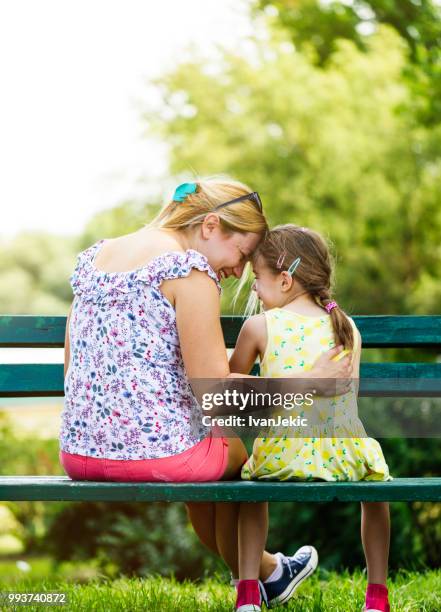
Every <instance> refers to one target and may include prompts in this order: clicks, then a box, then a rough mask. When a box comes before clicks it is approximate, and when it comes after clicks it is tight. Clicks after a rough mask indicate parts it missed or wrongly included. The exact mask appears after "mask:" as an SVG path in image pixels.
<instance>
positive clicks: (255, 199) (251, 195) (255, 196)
mask: <svg viewBox="0 0 441 612" xmlns="http://www.w3.org/2000/svg"><path fill="white" fill-rule="evenodd" d="M244 200H251V201H252V202H253V204H255V205H256V206H257V209H258V211H259V212H263V207H262V201H261V199H260V197H259V194H258V193H257V191H253V193H247V194H246V195H243V196H241V197H240V198H235V199H234V200H229V201H228V202H224V203H223V204H219V206H216V208H214V209H213V210H219V208H224V207H225V206H230V204H237V203H238V202H243V201H244Z"/></svg>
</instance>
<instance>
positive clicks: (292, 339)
mask: <svg viewBox="0 0 441 612" xmlns="http://www.w3.org/2000/svg"><path fill="white" fill-rule="evenodd" d="M252 263H253V271H254V274H255V279H256V280H255V283H254V285H253V289H254V290H255V292H256V293H257V297H258V298H259V299H260V300H261V302H262V303H263V307H264V310H265V312H264V313H263V314H260V315H256V316H253V317H251V318H249V319H248V320H247V321H246V323H245V324H244V326H243V327H242V330H241V332H240V335H239V338H238V341H237V345H236V348H235V350H234V353H233V355H232V357H231V360H230V368H231V370H232V371H234V372H243V373H248V372H249V370H250V368H251V366H252V364H253V363H254V361H255V359H256V357H257V356H259V357H260V372H261V375H262V376H265V377H286V376H287V374H289V373H293V372H301V371H307V370H309V369H310V368H311V365H312V363H313V362H314V361H315V360H316V359H317V357H318V356H319V355H320V354H321V353H323V352H324V351H326V350H328V349H329V348H330V347H333V346H335V345H337V344H341V345H343V346H345V348H346V349H347V351H352V364H353V367H352V379H355V380H357V379H358V378H359V366H360V353H361V336H360V333H359V331H358V330H357V328H356V326H355V324H354V322H353V321H352V319H350V318H349V317H348V316H346V315H345V313H344V312H343V311H342V310H341V308H340V307H339V306H338V304H337V303H336V302H335V301H334V299H333V297H332V294H331V275H332V264H331V257H330V254H329V251H328V248H327V245H326V243H325V241H324V240H323V238H322V237H321V236H320V235H319V234H317V233H316V232H314V231H312V230H310V229H307V228H304V227H297V226H295V225H283V226H279V227H276V228H275V229H273V230H272V231H271V232H269V234H268V235H267V237H266V239H265V240H264V241H263V242H261V243H260V245H259V246H258V248H257V250H256V251H255V253H254V256H253V261H252ZM339 357H340V356H339ZM329 399H331V398H329ZM319 401H320V400H319ZM329 405H330V406H332V411H333V414H334V415H335V418H334V425H333V426H334V431H335V430H337V431H338V435H339V437H338V438H337V437H327V436H328V435H329V433H327V430H326V425H325V423H326V422H327V421H326V420H325V419H323V424H322V425H321V426H320V425H319V426H316V427H314V429H313V434H314V436H315V437H309V438H304V437H303V438H302V437H294V435H293V434H289V435H288V436H281V435H280V432H279V433H278V434H277V435H278V437H277V438H276V437H266V438H258V439H257V440H255V443H254V448H253V454H252V455H251V457H250V458H249V459H248V461H247V462H246V463H245V465H244V466H243V468H242V478H243V479H245V480H250V479H265V480H312V479H320V480H328V481H340V480H352V481H355V480H390V478H391V477H390V476H389V470H388V466H387V464H386V461H385V459H384V456H383V453H382V450H381V447H380V445H379V444H378V442H377V441H376V440H374V439H372V438H368V437H367V436H366V432H365V430H364V428H363V425H362V423H361V422H360V420H359V419H358V414H357V402H356V392H355V391H351V392H349V393H346V394H345V395H340V396H336V397H335V398H332V401H331V403H330V404H329V403H328V406H329ZM328 426H329V424H328ZM328 432H329V430H328ZM300 435H301V434H300ZM333 435H335V433H334V434H333ZM340 436H341V437H340ZM361 506H362V510H361V537H362V542H363V548H364V553H365V556H366V563H367V572H368V586H367V592H366V601H365V607H364V610H366V611H370V612H374V611H381V612H388V611H389V603H388V591H387V588H386V577H387V563H388V554H389V531H390V522H389V506H388V504H387V503H383V502H381V503H379V502H362V504H361ZM265 587H266V590H267V596H268V597H269V598H270V599H271V595H272V594H271V585H270V584H269V585H265Z"/></svg>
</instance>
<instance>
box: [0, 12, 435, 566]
mask: <svg viewBox="0 0 441 612" xmlns="http://www.w3.org/2000/svg"><path fill="white" fill-rule="evenodd" d="M250 11H251V13H250V14H251V17H250V18H252V19H253V23H254V25H255V36H254V38H253V39H252V40H249V41H245V43H246V44H244V45H239V47H238V48H240V52H239V51H238V52H237V53H232V52H228V51H225V50H222V49H220V50H219V54H218V57H217V58H216V59H213V58H212V59H210V60H207V59H204V58H202V57H200V56H198V55H194V56H193V58H192V59H190V60H188V59H187V60H186V61H185V62H181V63H178V64H177V65H176V66H175V67H174V68H173V70H171V71H170V72H169V73H167V74H164V75H163V76H162V77H161V78H159V79H158V80H157V81H156V82H155V83H152V84H150V86H153V87H154V88H155V89H156V92H157V96H156V100H157V101H156V102H155V103H151V102H149V101H148V100H146V102H145V110H144V118H145V126H146V129H147V133H148V136H149V137H150V138H159V139H160V140H161V141H162V142H165V143H167V145H168V147H169V174H170V176H172V177H174V178H175V179H176V182H179V181H181V180H186V179H191V178H192V177H193V176H194V175H195V174H196V175H202V176H203V175H211V174H230V175H232V176H234V177H237V178H238V179H240V180H242V181H244V182H246V183H248V184H249V185H250V186H251V187H252V188H253V189H256V190H258V191H259V192H260V194H261V196H262V200H263V203H264V209H265V212H266V214H267V216H268V219H269V221H270V224H271V225H275V224H279V223H286V222H293V223H298V224H300V225H304V226H311V227H313V228H315V229H317V230H319V231H321V232H322V233H323V234H324V235H325V236H326V237H327V238H328V239H329V240H331V241H332V243H333V245H334V246H333V248H334V252H335V255H336V257H337V275H336V286H337V296H338V299H339V301H340V303H341V304H342V305H343V306H344V307H345V308H346V310H347V311H348V312H349V313H351V314H413V313H415V314H431V313H439V304H440V301H441V284H440V283H439V275H440V272H441V241H440V235H441V205H440V204H441V201H440V199H441V196H440V194H441V106H440V105H441V58H440V52H441V51H440V49H441V46H440V45H441V14H440V8H439V6H438V4H437V3H435V2H428V1H426V0H395V1H394V0H381V1H378V2H374V1H372V2H364V1H358V0H353V1H350V0H345V1H341V2H337V1H332V0H327V1H324V0H321V1H319V0H253V1H251V0H250ZM240 42H241V43H242V42H244V41H240ZM238 43H239V41H238ZM167 180H168V179H167ZM159 205H160V202H159V201H154V202H147V201H145V202H122V203H121V204H120V205H118V206H117V207H115V208H113V209H109V210H107V211H104V212H101V213H99V214H98V215H96V216H95V217H93V218H92V219H91V221H90V223H89V224H88V225H87V227H86V228H85V229H84V232H83V233H82V235H80V236H77V237H75V238H65V237H58V236H51V235H46V234H22V235H19V236H17V237H16V238H14V239H12V240H10V241H8V242H6V241H3V243H1V244H0V304H1V311H2V313H21V314H25V313H43V314H64V313H66V312H67V308H68V305H69V303H70V299H71V293H70V288H69V284H68V278H69V275H70V273H71V271H72V268H73V266H74V263H75V255H76V253H77V252H78V251H79V250H80V249H83V248H85V247H87V246H88V245H90V244H91V243H93V242H94V241H95V240H97V239H99V238H103V237H112V236H116V235H118V234H122V233H124V232H128V231H132V230H134V229H136V228H138V227H140V226H141V225H142V224H144V223H146V222H148V220H149V219H151V218H152V217H153V215H154V213H155V212H156V211H157V209H158V206H159ZM231 298H232V286H231V285H229V284H228V283H227V287H226V291H225V292H224V295H223V303H222V304H223V312H224V313H227V312H231V311H232V305H231ZM370 353H372V351H371V352H370ZM379 354H380V353H376V354H375V357H376V358H377V359H378V358H379ZM397 355H398V352H396V353H395V358H396V357H397ZM413 357H415V355H413V354H409V353H407V354H405V355H404V354H403V355H401V358H402V359H403V360H405V359H410V360H413ZM424 357H425V358H426V359H437V358H438V356H437V355H436V354H435V353H433V352H432V353H426V354H425V355H424ZM365 358H366V359H369V358H370V357H369V354H367V355H366V356H365ZM0 435H1V437H2V442H3V440H5V441H8V444H5V445H4V449H5V450H4V453H3V455H4V456H2V457H1V459H2V461H1V462H0V465H1V469H2V471H3V473H32V472H33V470H35V469H36V467H35V466H36V462H35V461H32V460H31V458H30V455H31V454H32V453H35V452H37V453H39V456H44V457H46V459H45V462H46V463H45V468H44V473H49V472H51V473H58V471H59V469H60V467H59V465H58V460H57V456H56V444H54V445H53V447H52V446H51V445H48V446H47V447H46V446H45V449H43V448H42V444H41V443H40V442H38V441H36V442H35V444H36V446H35V447H34V446H32V443H31V442H30V441H27V442H26V444H21V443H20V441H18V440H15V438H14V436H13V434H12V433H11V431H9V430H8V429H7V428H4V429H3V430H2V431H1V432H0ZM20 444H21V446H20ZM11 445H18V446H17V448H21V449H22V450H21V451H20V452H19V453H15V456H17V457H21V459H20V462H19V463H14V461H16V460H15V459H14V453H13V452H12V451H11V452H9V451H8V449H10V448H12V447H11ZM382 446H383V448H384V451H385V455H386V457H387V459H388V462H389V464H390V468H391V472H392V473H393V474H394V475H395V476H405V475H406V476H417V475H419V476H421V475H435V474H437V475H439V465H440V450H439V441H438V440H398V439H397V440H395V439H394V440H392V439H390V440H383V441H382ZM42 453H43V454H42ZM44 453H46V454H44ZM48 453H49V456H50V458H49V459H48V455H47V454H48ZM0 455H1V450H0ZM32 456H33V455H32ZM26 458H28V459H26ZM48 465H49V467H50V469H48ZM141 506H142V507H141ZM9 507H10V511H11V512H12V513H13V515H14V517H15V519H16V520H18V522H19V524H20V525H21V527H17V526H16V527H15V528H14V529H15V532H16V534H19V536H20V538H21V539H22V540H23V542H24V547H25V550H26V551H28V552H32V551H43V550H47V551H48V550H49V547H50V551H51V553H52V554H54V555H55V557H56V558H58V559H64V558H73V559H81V558H84V557H85V556H87V555H93V556H96V557H97V558H99V559H101V560H102V567H103V568H104V571H108V573H109V574H111V573H112V571H113V572H114V571H115V568H116V569H117V570H118V571H126V572H127V573H130V572H135V573H141V574H142V573H145V572H146V571H149V568H150V571H152V570H155V571H165V572H169V571H175V572H176V573H177V575H179V576H185V575H188V576H195V575H197V574H198V572H200V571H202V568H204V567H205V568H212V567H213V563H214V561H213V558H212V557H210V555H209V553H206V552H205V551H204V550H203V549H202V548H201V547H199V545H198V544H197V543H196V539H195V538H194V536H193V535H191V534H189V530H188V529H189V528H188V525H187V523H186V519H185V514H184V511H183V509H182V507H180V506H177V505H176V504H175V505H173V506H163V507H161V508H160V509H159V510H156V509H155V508H153V507H152V506H148V505H144V504H143V505H137V506H136V508H137V510H136V511H135V510H134V507H133V505H130V504H128V505H123V507H122V506H118V507H113V506H112V505H108V504H107V505H100V504H92V505H83V504H74V505H70V504H59V505H56V506H55V505H51V504H45V505H29V504H27V505H22V504H10V505H9ZM32 508H33V509H34V510H31V509H32ZM392 513H393V543H392V552H391V565H392V568H395V569H398V568H400V567H404V566H407V567H412V568H419V567H423V566H424V565H428V566H433V567H435V566H436V565H439V562H440V557H439V550H441V531H440V524H441V522H440V520H439V518H440V516H441V506H440V504H420V503H414V504H393V508H392ZM159 515H161V516H163V517H164V520H163V521H162V522H161V521H159V518H158V517H159ZM135 516H136V517H138V518H137V519H136V520H135V519H134V517H135ZM271 516H272V518H271V529H270V537H269V548H270V549H271V550H274V549H282V550H284V551H285V552H292V551H294V550H295V549H296V547H297V546H300V545H301V544H304V543H305V539H306V540H307V541H308V542H310V543H312V544H314V545H315V546H317V548H319V550H320V553H321V560H322V564H323V566H324V567H328V568H331V567H333V568H341V567H353V566H355V565H358V564H361V563H362V562H363V561H362V554H361V547H360V543H359V537H358V531H359V528H358V523H359V507H358V505H357V504H344V505H343V504H342V505H338V504H324V505H322V504H320V505H316V504H310V505H306V504H297V505H295V504H273V505H272V507H271ZM324 516H326V521H323V517H324ZM35 517H37V519H38V520H37V519H36V518H35ZM76 520H77V521H79V523H80V524H81V529H82V530H83V531H82V532H84V533H87V534H89V535H87V537H84V538H78V537H77V531H76V529H75V528H74V527H73V526H74V525H75V521H76ZM152 522H154V523H155V524H157V525H156V527H155V530H152V529H151V526H152ZM11 524H12V523H11ZM35 524H37V525H38V526H39V529H38V530H37V531H35ZM342 524H344V525H345V528H344V533H343V532H342V530H341V525H342ZM20 534H21V535H20ZM170 534H172V536H171V537H170ZM47 535H49V536H50V537H49V538H46V536H47ZM17 537H18V536H17ZM192 538H193V539H192ZM49 542H50V544H49ZM165 542H166V547H165V548H164V546H165V544H164V543H165ZM175 542H176V543H177V542H179V545H178V544H176V546H175ZM115 551H117V553H116V552H115ZM121 551H124V553H123V554H122V553H121V554H120V552H121ZM155 558H156V559H161V560H163V564H162V565H161V566H160V564H158V563H156V564H155V561H154V559H155ZM415 559H417V560H418V561H415ZM161 562H162V561H161ZM109 567H110V568H113V569H109ZM106 568H107V569H106Z"/></svg>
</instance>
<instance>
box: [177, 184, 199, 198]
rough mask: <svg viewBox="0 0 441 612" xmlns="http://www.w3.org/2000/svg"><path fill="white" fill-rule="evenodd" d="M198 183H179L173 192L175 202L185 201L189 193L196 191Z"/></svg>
mask: <svg viewBox="0 0 441 612" xmlns="http://www.w3.org/2000/svg"><path fill="white" fill-rule="evenodd" d="M196 189H197V183H182V184H181V185H178V187H176V189H175V193H174V194H173V202H183V201H184V200H185V198H186V197H187V196H188V195H191V194H192V193H195V191H196Z"/></svg>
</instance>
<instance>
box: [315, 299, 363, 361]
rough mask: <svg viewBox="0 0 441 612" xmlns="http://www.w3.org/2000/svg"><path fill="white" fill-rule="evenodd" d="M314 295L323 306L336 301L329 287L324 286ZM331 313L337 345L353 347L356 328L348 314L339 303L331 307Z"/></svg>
mask: <svg viewBox="0 0 441 612" xmlns="http://www.w3.org/2000/svg"><path fill="white" fill-rule="evenodd" d="M314 297H315V298H316V300H317V302H318V304H319V305H320V306H322V307H323V308H326V306H327V305H328V304H330V303H331V302H334V299H333V298H332V297H331V291H330V289H327V288H323V289H321V290H320V291H318V292H317V294H316V295H315V296H314ZM329 314H330V316H331V322H332V329H333V330H334V342H335V344H336V346H338V345H339V344H342V345H343V346H344V347H345V348H347V349H353V348H354V330H353V329H352V325H351V323H350V321H349V319H348V317H347V315H346V314H345V313H344V312H343V310H342V309H341V308H340V306H338V305H337V306H335V307H334V308H332V309H330V312H329Z"/></svg>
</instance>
